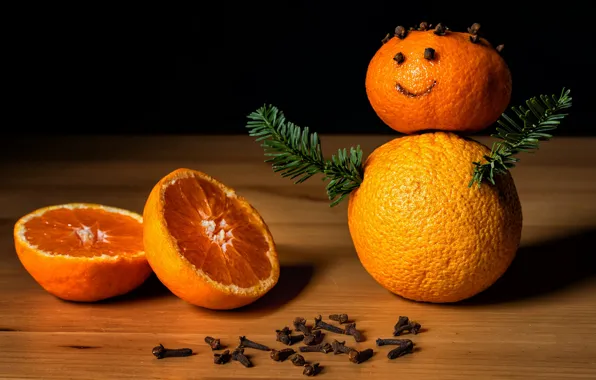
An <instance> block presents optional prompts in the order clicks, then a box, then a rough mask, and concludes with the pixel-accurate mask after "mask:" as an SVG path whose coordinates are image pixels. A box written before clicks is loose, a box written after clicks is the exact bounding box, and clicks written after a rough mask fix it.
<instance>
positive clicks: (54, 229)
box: [14, 203, 151, 302]
mask: <svg viewBox="0 0 596 380" xmlns="http://www.w3.org/2000/svg"><path fill="white" fill-rule="evenodd" d="M14 242H15V249H16V252H17V255H18V257H19V260H20V261H21V263H22V264H23V266H24V267H25V270H27V272H29V274H30V275H31V276H32V277H33V279H34V280H35V281H36V282H37V283H39V285H41V287H42V288H44V289H45V290H46V291H48V292H49V293H51V294H53V295H55V296H56V297H59V298H62V299H64V300H69V301H81V302H93V301H99V300H103V299H107V298H111V297H114V296H118V295H122V294H125V293H128V292H130V291H131V290H133V289H135V288H137V287H138V286H139V285H141V284H142V283H143V282H144V281H145V280H146V279H147V278H148V277H149V275H150V274H151V267H150V266H149V263H148V262H147V260H146V258H145V252H144V250H143V218H142V216H141V215H139V214H136V213H134V212H132V211H128V210H123V209H120V208H116V207H109V206H104V205H98V204H90V203H69V204H63V205H56V206H48V207H44V208H40V209H38V210H35V211H33V212H31V213H29V214H27V215H25V216H23V217H21V218H20V219H19V220H18V221H17V222H16V224H15V226H14Z"/></svg>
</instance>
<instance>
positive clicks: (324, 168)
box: [246, 105, 363, 207]
mask: <svg viewBox="0 0 596 380" xmlns="http://www.w3.org/2000/svg"><path fill="white" fill-rule="evenodd" d="M248 119H249V121H248V123H247V125H246V128H247V129H248V130H249V135H250V136H252V137H256V141H260V142H261V147H263V150H264V152H265V156H268V157H270V158H268V159H267V160H265V162H267V163H271V165H272V167H273V171H275V172H279V173H281V175H282V177H289V178H290V179H293V180H294V183H296V184H299V183H302V182H304V181H306V180H308V179H309V178H311V177H312V176H314V175H315V174H317V173H322V174H323V180H328V181H329V182H328V184H327V187H326V190H327V196H328V197H329V200H331V201H332V202H331V207H333V206H336V205H338V204H339V203H340V202H341V201H342V200H344V199H345V197H346V196H348V195H349V194H350V193H351V192H352V191H353V190H355V189H356V188H358V186H360V183H362V177H363V170H362V150H361V149H360V146H357V147H356V148H353V147H350V149H349V151H348V150H346V149H340V150H338V152H337V154H334V155H333V156H332V157H331V159H330V160H325V158H324V157H323V150H322V148H321V141H320V139H319V136H318V134H317V133H316V132H310V130H309V128H308V127H304V128H301V127H299V126H297V125H295V124H294V123H292V122H290V121H288V120H286V118H285V116H284V114H283V112H281V111H280V110H279V109H277V108H276V107H275V106H271V105H265V106H263V107H261V108H259V109H258V110H257V111H255V112H252V113H251V114H250V115H248Z"/></svg>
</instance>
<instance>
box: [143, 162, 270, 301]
mask: <svg viewBox="0 0 596 380" xmlns="http://www.w3.org/2000/svg"><path fill="white" fill-rule="evenodd" d="M143 218H144V241H145V250H146V252H147V260H148V261H149V264H150V265H151V267H152V268H153V271H154V272H155V274H156V275H157V277H158V278H159V279H160V280H161V281H162V283H163V284H164V285H165V286H166V287H167V288H168V289H170V291H172V293H174V294H175V295H177V296H178V297H180V298H181V299H183V300H185V301H187V302H189V303H191V304H194V305H197V306H202V307H205V308H209V309H234V308H238V307H241V306H244V305H248V304H250V303H252V302H254V301H256V300H257V299H259V298H260V297H262V296H263V295H264V294H266V293H267V292H268V291H269V290H270V289H272V288H273V286H275V284H276V283H277V281H278V279H279V262H278V257H277V251H276V247H275V243H274V241H273V237H272V236H271V233H270V231H269V229H268V227H267V224H266V223H265V221H264V220H263V219H262V217H261V216H260V214H259V213H258V212H257V210H256V209H255V208H253V207H252V206H251V205H250V204H249V202H248V201H247V200H246V199H244V198H243V197H241V196H239V195H237V194H236V193H235V191H234V190H233V189H231V188H229V187H227V186H225V185H224V184H223V183H221V182H219V181H217V180H216V179H214V178H212V177H210V176H209V175H207V174H205V173H202V172H199V171H196V170H191V169H185V168H182V169H177V170H175V171H173V172H171V173H169V174H167V175H166V176H165V177H163V178H162V179H161V180H160V181H159V182H158V183H157V184H156V185H155V186H154V187H153V190H152V191H151V194H150V195H149V198H148V199H147V202H146V204H145V210H144V212H143Z"/></svg>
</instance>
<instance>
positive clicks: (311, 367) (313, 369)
mask: <svg viewBox="0 0 596 380" xmlns="http://www.w3.org/2000/svg"><path fill="white" fill-rule="evenodd" d="M319 370H320V367H319V363H313V364H308V363H307V364H305V365H304V371H302V373H303V374H304V375H306V376H315V375H317V374H318V373H319Z"/></svg>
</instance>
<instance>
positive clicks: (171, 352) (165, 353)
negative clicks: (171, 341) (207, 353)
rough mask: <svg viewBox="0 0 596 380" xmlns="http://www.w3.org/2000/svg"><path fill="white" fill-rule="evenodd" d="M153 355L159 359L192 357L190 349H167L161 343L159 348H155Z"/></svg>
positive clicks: (152, 351)
mask: <svg viewBox="0 0 596 380" xmlns="http://www.w3.org/2000/svg"><path fill="white" fill-rule="evenodd" d="M151 353H152V354H153V355H154V356H155V357H156V358H158V359H163V358H173V357H183V356H190V355H192V349H190V348H165V347H164V346H163V345H162V344H161V343H160V344H159V346H155V347H153V350H151Z"/></svg>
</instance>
